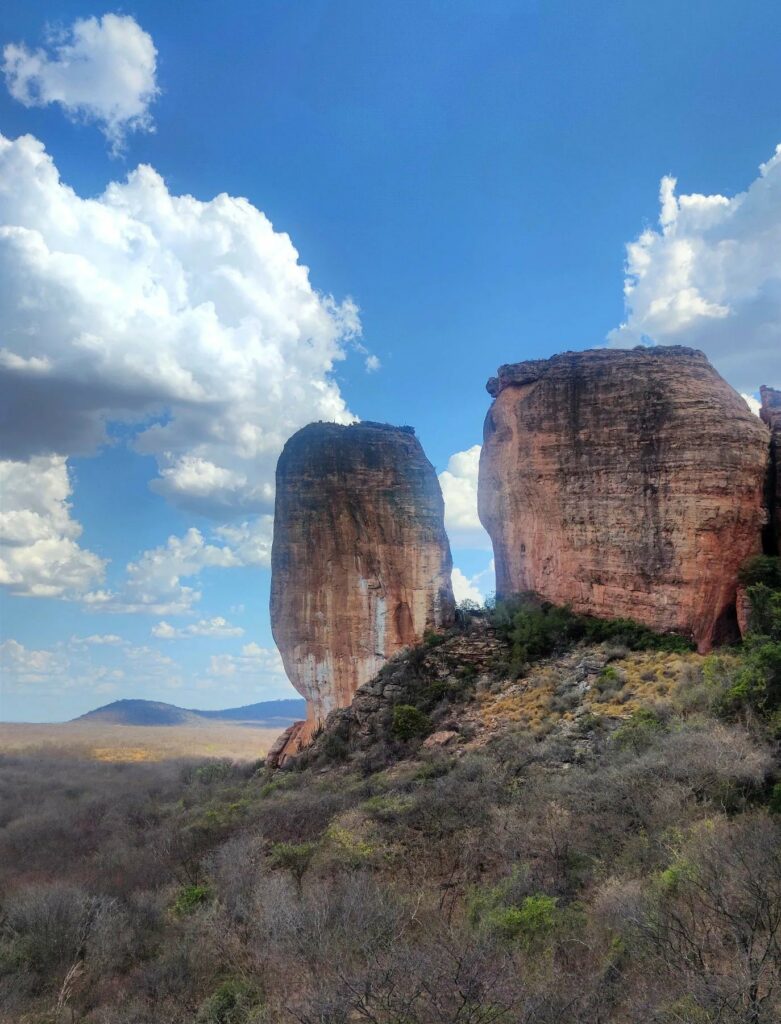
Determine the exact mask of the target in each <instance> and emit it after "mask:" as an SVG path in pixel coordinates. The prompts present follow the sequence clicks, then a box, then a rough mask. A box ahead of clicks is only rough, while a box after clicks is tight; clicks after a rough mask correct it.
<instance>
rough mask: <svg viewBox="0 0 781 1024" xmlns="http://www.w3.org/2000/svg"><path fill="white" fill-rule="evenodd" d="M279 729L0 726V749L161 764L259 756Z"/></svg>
mask: <svg viewBox="0 0 781 1024" xmlns="http://www.w3.org/2000/svg"><path fill="white" fill-rule="evenodd" d="M278 732H279V728H262V727H257V726H250V725H239V724H231V723H229V722H210V723H207V724H203V725H192V726H190V725H175V726H164V725H111V724H107V723H105V722H79V721H76V722H64V723H62V724H40V725H36V724H27V723H20V724H15V723H8V722H0V750H3V751H5V752H6V753H10V752H14V753H19V754H27V755H29V756H36V755H37V754H38V753H41V754H45V752H46V751H50V752H52V751H53V752H54V753H55V754H56V753H57V752H60V753H66V754H67V755H69V756H71V757H73V758H77V759H87V760H89V759H95V760H97V761H116V762H128V761H131V762H132V761H162V760H168V759H170V758H181V757H189V758H192V757H227V758H231V759H235V760H238V761H244V760H250V761H252V760H257V758H258V757H262V756H263V755H264V754H265V753H266V751H267V750H268V748H269V747H270V746H271V744H272V743H273V742H274V739H275V737H276V736H277V734H278Z"/></svg>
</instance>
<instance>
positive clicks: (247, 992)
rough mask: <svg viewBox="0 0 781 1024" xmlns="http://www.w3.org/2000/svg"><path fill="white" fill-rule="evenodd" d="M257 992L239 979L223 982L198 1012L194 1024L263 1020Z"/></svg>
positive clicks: (236, 1023)
mask: <svg viewBox="0 0 781 1024" xmlns="http://www.w3.org/2000/svg"><path fill="white" fill-rule="evenodd" d="M260 1006H261V1000H260V997H259V995H258V992H257V990H256V989H255V988H254V987H253V986H252V985H250V984H249V983H248V982H246V981H244V980H242V979H240V978H230V979H228V980H227V981H223V982H222V983H221V984H220V985H219V986H218V987H217V989H215V991H214V992H213V993H212V994H211V995H210V996H209V997H208V999H206V1000H205V1001H204V1002H203V1003H202V1004H201V1007H200V1009H199V1011H198V1016H197V1017H196V1024H249V1021H253V1022H258V1024H259V1022H260V1021H261V1020H262V1019H263V1018H262V1017H261V1016H259V1015H258V1013H257V1012H256V1011H258V1010H259V1007H260Z"/></svg>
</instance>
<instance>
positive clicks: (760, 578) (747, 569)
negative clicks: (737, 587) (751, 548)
mask: <svg viewBox="0 0 781 1024" xmlns="http://www.w3.org/2000/svg"><path fill="white" fill-rule="evenodd" d="M738 579H739V580H740V582H741V583H742V584H743V586H744V587H751V586H754V585H755V584H756V583H762V584H764V585H765V586H766V587H771V588H772V589H773V590H781V558H776V557H775V556H773V555H755V556H754V557H753V558H749V559H748V560H747V561H745V562H744V563H743V565H742V566H741V567H740V572H739V573H738Z"/></svg>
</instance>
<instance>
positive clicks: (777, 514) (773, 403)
mask: <svg viewBox="0 0 781 1024" xmlns="http://www.w3.org/2000/svg"><path fill="white" fill-rule="evenodd" d="M759 393H760V395H761V396H762V408H761V409H760V413H759V415H760V416H761V417H762V419H763V420H764V422H765V423H767V425H768V427H770V472H769V479H768V488H767V493H768V504H769V506H770V522H769V531H768V533H769V536H768V542H767V545H766V546H767V548H768V550H769V551H770V550H775V551H777V552H778V554H779V555H781V391H777V390H776V389H775V388H768V387H761V388H760V389H759Z"/></svg>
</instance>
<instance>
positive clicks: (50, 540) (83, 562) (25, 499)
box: [0, 455, 105, 598]
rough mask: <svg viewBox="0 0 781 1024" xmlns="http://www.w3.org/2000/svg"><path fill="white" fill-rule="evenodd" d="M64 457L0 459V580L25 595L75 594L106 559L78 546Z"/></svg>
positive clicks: (91, 582)
mask: <svg viewBox="0 0 781 1024" xmlns="http://www.w3.org/2000/svg"><path fill="white" fill-rule="evenodd" d="M70 493H71V482H70V479H69V477H68V469H67V466H66V462H65V459H64V458H63V457H62V456H59V455H49V456H36V457H34V458H32V459H30V460H29V462H23V461H18V460H2V461H0V502H1V504H2V507H1V508H0V585H2V586H6V587H8V589H9V590H10V591H11V593H13V594H19V595H22V596H27V597H65V598H74V597H78V596H80V595H81V594H83V593H85V592H86V591H87V590H89V588H90V587H94V586H96V585H97V584H99V583H100V581H101V579H102V578H103V573H104V568H105V560H104V559H102V558H99V557H98V556H97V555H95V554H93V553H92V552H91V551H87V550H85V549H84V548H82V547H79V544H78V538H79V537H80V535H81V532H82V528H81V525H80V524H79V523H78V522H76V520H75V519H72V518H71V514H70V504H69V503H68V498H69V496H70Z"/></svg>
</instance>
